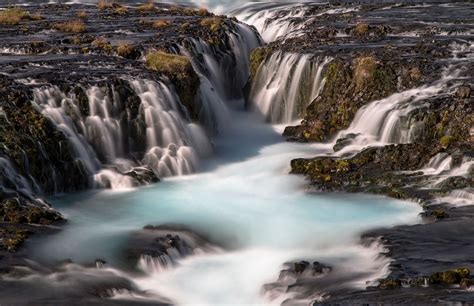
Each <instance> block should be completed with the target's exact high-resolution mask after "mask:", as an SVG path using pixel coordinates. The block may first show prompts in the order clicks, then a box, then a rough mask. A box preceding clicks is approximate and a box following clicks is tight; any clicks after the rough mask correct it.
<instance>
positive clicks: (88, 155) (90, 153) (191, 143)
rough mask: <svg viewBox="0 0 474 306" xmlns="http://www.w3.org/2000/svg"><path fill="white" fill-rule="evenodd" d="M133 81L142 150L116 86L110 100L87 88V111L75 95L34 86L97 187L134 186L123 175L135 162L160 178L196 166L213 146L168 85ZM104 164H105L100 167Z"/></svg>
mask: <svg viewBox="0 0 474 306" xmlns="http://www.w3.org/2000/svg"><path fill="white" fill-rule="evenodd" d="M131 84H132V85H133V88H134V89H135V91H136V94H137V95H138V97H139V98H140V101H141V104H140V114H139V115H138V116H139V117H138V118H129V119H131V120H136V121H138V123H140V122H142V123H143V125H141V126H142V128H143V129H144V131H143V132H142V133H143V134H145V135H146V144H145V145H146V148H145V149H146V151H147V152H146V153H140V152H137V151H136V150H134V148H133V147H132V146H131V145H130V144H129V141H128V139H129V138H130V137H132V135H129V134H127V132H128V131H130V129H129V126H128V125H129V124H131V123H130V122H128V121H129V120H127V119H124V117H126V116H127V115H128V111H127V106H126V105H124V101H121V100H120V97H119V96H118V94H117V93H116V92H115V91H113V94H112V99H111V97H110V96H109V95H107V94H106V93H105V92H104V91H103V90H102V89H101V88H99V87H98V86H92V87H90V88H89V89H88V90H87V91H86V92H87V97H88V103H89V104H88V109H89V113H88V114H86V115H83V114H82V113H81V111H80V109H79V107H78V104H79V103H78V101H77V99H76V97H75V96H74V95H69V96H66V94H64V93H63V92H62V91H61V90H60V89H59V88H58V87H55V86H52V87H49V88H43V89H37V90H35V99H34V104H35V105H36V107H37V108H38V109H39V110H40V111H41V112H42V113H43V114H44V115H45V116H47V117H48V118H50V119H51V120H52V121H53V122H54V123H55V124H56V125H57V126H58V128H59V129H60V130H61V131H63V133H64V134H65V135H66V136H67V137H68V139H69V141H70V143H71V144H72V146H73V148H74V151H75V153H76V156H77V158H78V160H80V161H81V163H82V164H83V165H84V166H86V169H87V171H88V173H89V175H91V176H92V175H93V177H94V180H95V182H96V184H97V185H98V186H100V187H110V188H126V187H133V186H136V185H138V182H137V181H136V180H135V179H134V178H132V177H130V176H124V175H122V174H123V173H125V172H127V171H130V170H131V169H133V168H134V167H137V166H146V167H149V168H150V169H151V170H153V171H154V172H155V173H156V174H157V175H158V176H159V177H164V176H172V175H183V174H189V173H191V172H193V171H195V170H196V168H197V164H198V159H199V157H206V156H209V155H210V154H211V151H212V149H211V145H210V143H209V140H208V139H207V136H206V135H205V133H204V131H203V130H202V129H201V128H200V127H199V126H198V125H197V124H194V123H191V122H190V121H189V120H188V119H185V118H187V117H188V116H187V115H186V109H185V108H184V107H183V106H182V105H181V102H180V100H179V98H178V96H177V95H176V94H175V93H174V92H173V89H171V88H170V85H167V84H165V83H164V82H153V81H147V80H132V81H131ZM138 125H139V126H140V124H138ZM132 138H133V137H132ZM126 144H128V145H126ZM140 155H142V156H141V157H140ZM98 157H100V160H101V161H99V158H98ZM137 158H138V159H137ZM140 159H141V161H140ZM103 165H105V166H106V167H107V169H101V168H102V167H103Z"/></svg>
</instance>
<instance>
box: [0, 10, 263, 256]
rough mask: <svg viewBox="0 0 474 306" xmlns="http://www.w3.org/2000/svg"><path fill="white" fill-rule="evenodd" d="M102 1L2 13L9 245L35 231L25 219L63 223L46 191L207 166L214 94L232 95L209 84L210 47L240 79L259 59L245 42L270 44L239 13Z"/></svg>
mask: <svg viewBox="0 0 474 306" xmlns="http://www.w3.org/2000/svg"><path fill="white" fill-rule="evenodd" d="M102 2H103V1H102ZM102 2H100V3H99V4H98V5H97V6H92V5H79V4H38V5H31V6H28V7H21V8H20V7H5V8H3V10H2V11H1V12H0V41H1V43H0V54H1V58H0V70H1V71H2V74H1V75H0V166H1V167H0V220H1V222H2V224H5V226H6V227H5V230H2V231H1V232H0V249H2V250H4V251H14V250H16V249H17V248H18V246H19V245H20V244H21V242H22V241H23V240H24V239H25V238H26V237H27V236H28V235H27V234H26V232H23V229H22V226H20V225H19V224H22V223H25V224H38V225H51V224H57V223H58V222H60V221H61V220H63V217H62V216H61V215H60V214H59V213H57V212H55V211H54V210H53V209H52V208H51V206H50V205H49V204H48V203H47V202H46V201H45V200H44V197H45V196H49V195H53V194H56V193H62V192H71V191H78V190H84V189H87V188H94V187H99V188H124V187H125V188H129V187H133V186H139V185H145V184H150V183H156V182H158V181H159V180H160V177H163V176H170V175H178V174H184V173H190V172H192V171H195V170H196V168H197V160H198V159H199V158H200V157H205V156H206V155H208V154H210V151H211V145H210V142H209V140H208V138H207V135H209V134H212V133H214V132H215V126H216V124H217V123H216V120H215V116H214V114H212V112H210V110H209V107H208V105H206V103H210V102H209V101H210V100H212V98H211V97H210V96H208V95H211V94H215V95H217V94H227V93H223V92H220V93H216V90H215V89H214V88H211V87H210V85H209V84H208V83H209V82H207V83H206V80H207V78H210V77H211V76H210V74H209V72H208V71H206V66H205V65H203V64H202V62H203V58H204V56H205V55H206V54H207V55H212V56H214V55H215V59H216V61H218V62H219V64H220V65H221V66H222V67H223V68H222V70H223V71H224V72H223V73H224V74H225V75H226V78H225V80H226V81H228V82H233V83H235V84H237V85H239V82H240V80H241V79H246V77H247V76H245V75H241V73H242V72H241V71H240V70H239V69H238V68H237V66H239V65H240V62H242V61H246V60H247V59H246V58H244V59H240V58H238V55H239V54H237V53H236V52H235V50H236V48H241V49H242V48H244V47H245V46H244V44H246V43H247V41H246V39H247V38H248V39H249V40H252V41H251V42H248V44H249V45H250V44H251V43H257V44H258V35H257V34H256V33H255V32H254V31H253V30H252V29H251V28H245V31H246V32H245V31H243V30H242V27H243V25H240V24H239V23H238V22H237V21H236V20H233V19H230V18H227V17H225V16H217V15H214V14H211V13H210V12H208V11H207V10H205V9H195V8H190V7H184V6H177V5H165V4H155V5H152V4H147V5H135V6H131V7H130V6H129V7H125V6H122V5H120V4H117V3H112V2H110V3H108V2H103V3H102ZM244 32H245V33H244ZM245 35H250V36H249V37H247V38H244V36H245ZM239 44H240V45H239ZM242 56H246V55H244V54H242ZM241 87H243V85H242V86H241ZM229 94H230V95H232V94H237V93H229ZM206 95H207V96H206ZM198 124H199V125H201V126H204V129H202V128H200V127H199V126H198ZM29 230H30V233H32V232H34V230H33V231H32V230H31V229H29Z"/></svg>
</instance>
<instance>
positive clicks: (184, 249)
mask: <svg viewBox="0 0 474 306" xmlns="http://www.w3.org/2000/svg"><path fill="white" fill-rule="evenodd" d="M219 250H220V248H219V247H217V246H216V245H214V244H213V243H211V242H209V240H208V239H207V238H205V237H204V236H202V235H200V234H198V233H196V232H195V231H192V230H190V229H188V228H186V227H183V226H179V225H160V226H152V225H147V226H145V227H144V228H143V229H142V230H141V231H137V232H135V233H133V234H132V235H131V236H130V238H129V240H128V243H127V249H126V250H125V258H126V261H127V262H129V263H130V265H131V266H136V263H137V262H140V261H143V263H144V264H145V265H146V264H152V265H153V264H154V265H156V266H159V267H161V268H163V269H166V268H169V267H170V266H171V265H173V264H175V263H176V260H178V259H180V258H183V257H187V256H190V255H193V254H198V253H203V252H218V251H219ZM153 262H155V263H153Z"/></svg>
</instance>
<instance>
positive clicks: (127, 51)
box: [117, 43, 135, 58]
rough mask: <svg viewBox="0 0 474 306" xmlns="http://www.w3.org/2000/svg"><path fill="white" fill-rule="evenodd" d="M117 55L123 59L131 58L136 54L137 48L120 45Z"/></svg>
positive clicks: (127, 44)
mask: <svg viewBox="0 0 474 306" xmlns="http://www.w3.org/2000/svg"><path fill="white" fill-rule="evenodd" d="M117 54H118V55H119V56H121V57H125V58H130V57H131V56H132V55H133V54H135V46H134V45H132V44H129V43H119V44H118V46H117Z"/></svg>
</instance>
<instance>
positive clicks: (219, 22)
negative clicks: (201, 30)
mask: <svg viewBox="0 0 474 306" xmlns="http://www.w3.org/2000/svg"><path fill="white" fill-rule="evenodd" d="M200 24H201V26H203V27H207V28H209V30H211V31H212V32H217V31H219V30H220V29H221V28H222V26H223V25H224V20H223V19H222V18H221V17H208V18H204V19H203V20H201V22H200Z"/></svg>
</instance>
